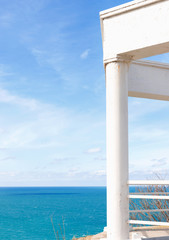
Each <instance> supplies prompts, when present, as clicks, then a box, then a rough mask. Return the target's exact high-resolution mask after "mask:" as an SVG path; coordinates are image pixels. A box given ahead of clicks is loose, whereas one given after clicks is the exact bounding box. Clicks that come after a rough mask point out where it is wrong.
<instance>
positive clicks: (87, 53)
mask: <svg viewBox="0 0 169 240" xmlns="http://www.w3.org/2000/svg"><path fill="white" fill-rule="evenodd" d="M89 52H90V49H86V50H85V51H84V52H82V54H81V55H80V58H81V59H86V58H87V57H88V55H89Z"/></svg>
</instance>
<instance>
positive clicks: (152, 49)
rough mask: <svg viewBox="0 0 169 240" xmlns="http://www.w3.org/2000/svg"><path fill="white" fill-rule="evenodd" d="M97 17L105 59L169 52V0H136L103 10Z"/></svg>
mask: <svg viewBox="0 0 169 240" xmlns="http://www.w3.org/2000/svg"><path fill="white" fill-rule="evenodd" d="M100 20H101V28H102V39H103V55H104V61H105V62H108V61H111V59H113V58H115V57H116V56H123V57H124V56H127V57H131V58H132V59H134V60H136V59H140V58H145V57H149V56H152V55H157V54H162V53H166V52H169V31H168V25H169V0H135V1H132V2H129V3H127V4H123V5H120V6H118V7H115V8H111V9H108V10H106V11H102V12H101V13H100Z"/></svg>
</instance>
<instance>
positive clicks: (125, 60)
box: [100, 0, 169, 240]
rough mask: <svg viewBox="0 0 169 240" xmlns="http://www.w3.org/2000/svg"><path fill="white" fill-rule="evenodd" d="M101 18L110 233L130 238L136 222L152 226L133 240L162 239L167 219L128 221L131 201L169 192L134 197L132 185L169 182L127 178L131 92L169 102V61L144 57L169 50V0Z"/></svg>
mask: <svg viewBox="0 0 169 240" xmlns="http://www.w3.org/2000/svg"><path fill="white" fill-rule="evenodd" d="M100 20H101V29H102V40H103V62H104V67H105V73H106V101H107V104H106V108H107V113H106V114H107V120H106V121H107V122H106V125H107V230H106V231H107V234H106V236H107V239H108V240H114V239H115V240H127V239H129V224H137V225H144V226H145V225H148V226H152V227H151V230H150V227H149V228H148V229H149V230H148V229H147V230H146V231H145V228H137V229H133V230H132V231H131V233H130V238H133V239H140V238H141V237H142V236H144V237H156V238H154V239H160V238H157V237H161V236H169V232H168V229H167V230H166V227H169V223H168V222H159V221H143V220H129V199H136V198H137V199H138V198H139V199H154V200H169V196H168V195H167V194H161V193H158V192H155V193H154V192H153V193H152V194H151V195H150V194H149V193H148V194H147V193H146V192H145V193H144V194H139V195H135V194H132V195H129V192H128V186H129V185H160V186H162V185H169V181H129V179H128V96H131V97H141V98H150V99H156V100H166V101H168V100H169V64H163V63H159V62H151V61H144V60H140V59H142V58H146V57H150V56H154V55H158V54H163V53H167V52H169V31H168V24H167V23H169V1H168V0H135V1H132V2H129V3H127V4H123V5H121V6H118V7H115V8H111V9H108V10H105V11H103V12H101V13H100ZM133 211H135V212H136V211H137V212H139V211H143V210H140V209H137V210H133ZM144 211H148V210H147V209H145V210H144ZM152 211H156V212H157V209H151V210H149V212H152ZM158 211H159V212H160V211H164V209H159V210H158ZM165 211H168V209H165ZM154 226H156V227H154ZM159 226H161V227H160V229H159ZM168 238H169V237H168Z"/></svg>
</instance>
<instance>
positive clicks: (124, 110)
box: [105, 59, 129, 240]
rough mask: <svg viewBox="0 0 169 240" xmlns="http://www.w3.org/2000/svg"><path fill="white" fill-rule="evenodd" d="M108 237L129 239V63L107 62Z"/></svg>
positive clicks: (109, 239) (117, 239)
mask: <svg viewBox="0 0 169 240" xmlns="http://www.w3.org/2000/svg"><path fill="white" fill-rule="evenodd" d="M105 70H106V102H107V104H106V110H107V114H106V118H107V119H106V123H107V238H108V240H127V239H128V238H129V226H128V218H129V199H128V184H127V182H128V63H126V62H125V61H122V60H119V59H116V60H115V61H113V62H110V63H107V64H106V66H105Z"/></svg>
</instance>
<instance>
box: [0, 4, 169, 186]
mask: <svg viewBox="0 0 169 240" xmlns="http://www.w3.org/2000/svg"><path fill="white" fill-rule="evenodd" d="M125 2H127V1H109V0H106V1H105V0H99V1H98V0H92V1H91V0H90V1H89V0H72V1H68V0H67V1H65V0H62V1H61V0H55V1H54V0H25V1H23V0H13V1H9V0H0V3H1V9H0V33H1V34H0V36H1V37H0V109H1V114H0V186H104V185H105V184H106V171H105V169H106V152H105V147H106V142H105V141H106V137H105V131H106V124H105V106H106V102H105V75H104V69H103V62H102V41H101V31H100V19H99V12H100V11H102V10H105V9H107V8H110V7H113V6H116V5H119V4H122V3H125ZM151 59H153V60H158V61H163V62H169V56H168V54H165V55H162V56H157V57H153V58H151ZM168 110H169V103H168V102H163V101H151V100H145V99H137V98H129V142H130V143H129V146H130V148H129V150H130V151H129V157H130V178H132V179H146V178H149V177H150V176H151V174H153V172H160V174H167V171H168V169H169V148H168V146H169V137H168V136H169V127H168V122H169V111H168Z"/></svg>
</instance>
